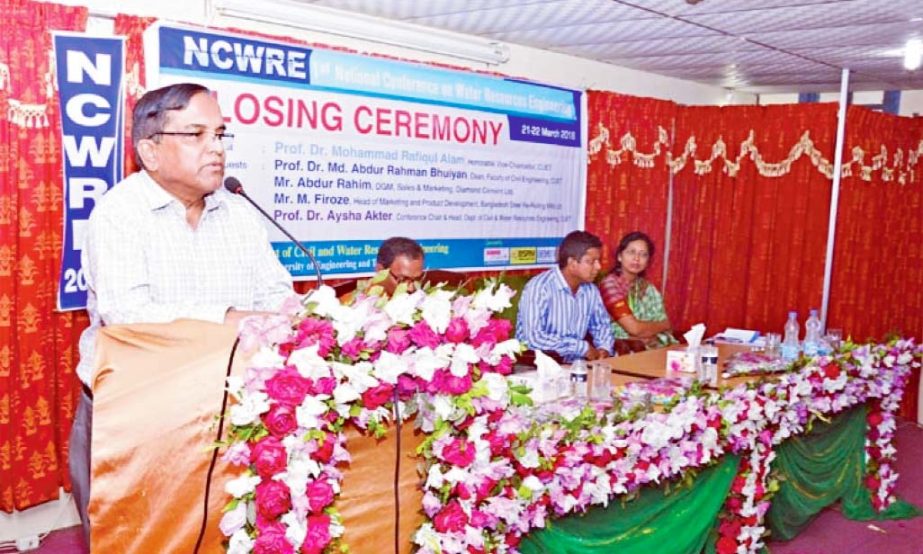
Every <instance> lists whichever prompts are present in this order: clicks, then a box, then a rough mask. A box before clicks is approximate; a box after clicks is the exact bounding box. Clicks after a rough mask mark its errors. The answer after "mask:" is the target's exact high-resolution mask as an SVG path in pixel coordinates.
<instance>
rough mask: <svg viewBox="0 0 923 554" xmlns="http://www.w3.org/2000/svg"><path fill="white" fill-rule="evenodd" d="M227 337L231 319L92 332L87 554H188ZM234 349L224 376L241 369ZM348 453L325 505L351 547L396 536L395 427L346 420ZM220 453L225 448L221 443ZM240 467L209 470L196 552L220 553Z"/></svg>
mask: <svg viewBox="0 0 923 554" xmlns="http://www.w3.org/2000/svg"><path fill="white" fill-rule="evenodd" d="M235 338H236V329H235V328H234V327H232V326H224V325H217V324H213V323H208V322H202V321H191V320H181V321H176V322H173V323H169V324H143V325H116V326H111V327H105V328H103V329H102V330H101V331H100V333H99V339H98V346H97V358H96V371H95V373H94V383H93V391H94V406H93V439H92V440H93V443H92V470H91V485H90V489H91V490H90V506H89V513H90V522H91V551H92V552H119V553H124V554H128V553H132V552H138V553H148V552H159V553H170V552H177V553H183V554H187V553H191V552H193V550H194V547H195V543H196V539H197V537H198V534H199V529H200V528H201V525H202V518H203V512H204V498H205V489H206V476H207V472H208V466H209V462H210V461H211V455H212V450H211V446H212V445H213V444H214V441H215V439H216V433H217V429H218V421H217V417H218V415H219V413H220V410H221V399H222V394H223V391H224V379H225V374H226V372H227V367H228V362H229V358H230V354H231V349H232V346H233V344H234V340H235ZM245 368H246V359H245V358H244V357H243V356H242V355H240V353H238V355H237V356H236V357H235V360H234V363H233V367H232V374H233V375H243V373H244V370H245ZM346 434H347V449H348V450H349V452H350V455H351V457H352V460H351V462H350V463H349V464H348V465H347V466H342V467H341V469H342V470H343V472H344V479H343V488H342V492H341V494H340V496H339V498H338V499H337V501H336V503H335V504H334V506H335V507H337V509H339V511H340V513H341V515H342V516H343V524H344V526H345V528H346V531H345V534H344V535H343V537H342V540H343V541H344V542H345V543H346V544H347V545H349V546H350V548H351V549H352V551H353V552H374V551H375V550H377V549H381V548H382V547H385V546H386V545H390V544H392V542H393V540H394V538H393V537H394V527H395V517H394V516H395V506H394V467H395V461H396V455H397V454H398V453H397V452H396V446H397V440H396V433H394V432H393V430H391V432H389V433H388V435H387V437H386V438H385V439H383V440H375V439H374V438H372V437H369V436H365V435H363V434H361V433H360V432H359V431H358V430H357V429H355V428H347V431H346ZM422 440H423V437H422V435H421V434H419V433H415V432H414V430H413V426H412V425H410V424H406V425H404V426H403V428H402V433H401V452H400V456H401V462H400V463H401V468H400V469H401V471H400V476H399V479H398V491H399V503H400V534H399V541H400V544H401V551H402V552H407V553H409V552H410V551H411V537H412V535H413V533H414V531H415V530H416V529H417V527H419V525H420V523H421V522H422V521H423V517H422V513H421V512H420V509H421V504H422V497H423V495H422V491H421V488H420V482H421V481H420V479H421V478H420V476H419V475H418V474H417V464H416V460H415V459H414V457H413V456H414V452H415V450H416V447H417V446H418V445H419V444H420V443H421V442H422ZM222 451H223V449H222ZM242 470H243V468H240V467H233V466H229V465H228V464H226V463H224V462H222V461H221V459H220V456H219V459H218V461H217V464H216V466H215V470H214V473H213V475H212V478H211V487H210V493H209V502H208V520H207V523H206V527H205V535H204V539H203V541H202V545H201V547H200V550H199V551H200V552H209V553H211V552H223V551H224V547H223V546H222V542H223V541H224V536H223V535H222V534H221V532H220V530H219V528H218V523H219V521H220V520H221V516H222V508H223V507H224V505H225V504H226V503H227V502H228V500H230V496H229V495H227V494H226V493H225V492H224V484H225V483H226V482H227V481H229V480H230V479H232V478H234V477H236V476H237V475H238V474H239V473H241V471H242Z"/></svg>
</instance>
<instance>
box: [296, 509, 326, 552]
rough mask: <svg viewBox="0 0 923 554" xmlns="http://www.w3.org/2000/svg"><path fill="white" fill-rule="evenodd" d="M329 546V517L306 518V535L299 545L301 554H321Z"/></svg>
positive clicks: (322, 515) (321, 515)
mask: <svg viewBox="0 0 923 554" xmlns="http://www.w3.org/2000/svg"><path fill="white" fill-rule="evenodd" d="M328 544H330V516H328V515H327V514H318V515H316V516H308V534H307V535H306V536H305V538H304V544H302V545H301V552H302V554H321V553H322V552H323V551H324V548H326V547H327V545H328Z"/></svg>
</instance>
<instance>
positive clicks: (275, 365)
mask: <svg viewBox="0 0 923 554" xmlns="http://www.w3.org/2000/svg"><path fill="white" fill-rule="evenodd" d="M405 290H406V289H405V288H401V289H399V292H398V293H396V294H395V295H394V297H392V298H391V299H384V298H380V297H378V296H365V295H362V294H360V295H357V297H356V299H355V300H354V302H352V303H351V304H350V305H342V304H340V302H339V301H338V300H337V299H336V297H335V294H334V292H333V289H331V288H329V287H322V288H320V289H318V290H317V291H314V292H313V293H312V294H310V295H309V296H308V297H307V298H306V299H305V305H306V309H305V311H304V313H301V314H297V313H295V312H296V310H297V307H296V308H294V309H291V310H288V312H289V316H287V317H286V316H276V317H271V318H262V319H261V318H251V319H248V320H247V321H245V322H244V325H243V326H242V329H241V333H240V337H241V349H242V350H243V351H244V352H253V351H255V354H253V356H252V358H251V360H250V367H249V368H248V369H247V370H246V374H245V375H244V376H243V377H232V378H230V379H229V380H228V388H229V391H230V393H231V394H232V396H233V397H234V398H235V400H236V401H237V403H236V404H234V405H233V406H232V407H231V409H230V421H231V428H230V432H229V444H230V446H229V448H228V449H227V451H226V452H225V454H224V459H225V460H227V461H229V462H231V463H232V464H236V465H239V466H242V467H244V468H245V469H244V471H243V472H242V473H241V474H240V475H239V476H238V477H236V478H235V479H233V480H232V481H230V482H228V483H227V484H226V486H225V490H226V491H227V492H228V494H230V495H231V497H232V500H231V501H230V502H229V503H228V505H227V506H226V509H225V514H224V516H223V517H222V519H221V524H220V527H221V531H222V532H223V533H224V534H225V535H226V536H228V537H229V542H228V551H229V552H234V553H238V552H257V553H269V552H272V553H291V552H295V551H298V552H303V553H311V554H313V553H321V552H329V551H334V550H336V549H337V548H338V545H337V542H338V537H340V536H341V535H342V534H343V526H342V521H341V518H340V516H339V514H338V512H337V510H336V508H335V507H334V501H335V499H336V497H337V495H338V494H339V492H340V483H341V481H342V473H341V471H340V470H339V468H338V466H339V465H340V464H342V463H344V462H347V461H348V460H349V454H348V452H347V450H346V444H345V437H344V434H343V432H342V430H343V426H344V425H345V424H346V422H347V421H352V422H354V423H355V424H356V425H358V426H359V427H360V428H363V429H367V430H368V431H369V432H371V433H374V434H375V435H376V436H381V435H382V434H384V432H385V430H384V426H383V424H384V422H386V421H388V420H390V419H392V418H393V415H392V408H393V400H392V399H393V398H395V397H396V398H397V399H398V400H397V402H398V404H399V408H400V409H399V413H400V415H401V416H402V417H409V416H410V415H413V413H414V411H415V406H416V401H415V400H414V397H415V396H417V395H420V396H424V395H425V396H426V397H427V398H428V399H429V401H430V402H431V403H432V404H434V405H435V406H436V410H437V412H438V411H439V410H440V409H443V406H450V405H451V404H452V403H453V401H454V403H455V404H456V405H464V403H465V399H466V398H467V399H469V400H468V401H469V402H470V401H471V399H473V398H475V397H478V396H480V395H482V394H488V393H489V394H490V395H498V394H502V395H504V397H510V396H513V397H515V396H516V395H517V394H518V393H517V392H516V389H515V388H514V389H513V390H508V389H507V388H506V386H507V383H506V380H505V378H503V377H502V374H508V373H510V372H511V371H512V362H513V359H514V356H515V354H517V353H518V352H519V351H520V346H519V342H518V341H516V340H510V339H509V335H510V330H511V326H510V323H509V322H508V321H505V320H501V319H497V318H495V317H493V314H494V313H497V312H499V311H502V310H503V309H505V308H507V307H509V305H510V302H509V299H510V298H511V296H512V294H513V291H512V290H511V289H509V288H508V287H506V286H504V285H492V286H489V287H487V288H485V289H484V290H482V291H480V292H479V293H478V294H477V295H475V296H471V297H466V296H458V297H456V296H455V294H454V293H453V292H450V291H446V290H443V289H441V288H438V287H437V288H435V289H433V290H430V291H427V292H424V291H417V292H415V293H413V294H407V293H406V292H404V291H405ZM491 375H494V376H496V377H491ZM475 381H477V385H475ZM491 387H493V388H491ZM494 388H496V389H497V390H493V389H494ZM521 398H522V399H526V398H527V397H524V396H522V397H521Z"/></svg>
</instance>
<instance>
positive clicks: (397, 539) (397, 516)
mask: <svg viewBox="0 0 923 554" xmlns="http://www.w3.org/2000/svg"><path fill="white" fill-rule="evenodd" d="M398 388H399V387H398V385H397V384H395V385H394V426H395V432H396V433H397V444H396V445H395V447H394V448H395V454H394V554H400V552H401V550H400V545H401V493H400V481H401V479H400V477H401V404H400V395H399V393H398Z"/></svg>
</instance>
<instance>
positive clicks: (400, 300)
mask: <svg viewBox="0 0 923 554" xmlns="http://www.w3.org/2000/svg"><path fill="white" fill-rule="evenodd" d="M422 297H423V291H416V292H414V293H413V294H397V295H394V296H392V297H391V300H389V301H388V303H387V304H385V308H384V309H385V313H386V314H388V317H390V318H391V321H393V322H394V323H403V324H404V325H413V315H414V313H415V312H416V311H417V304H418V303H419V302H420V300H421V299H422Z"/></svg>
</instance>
